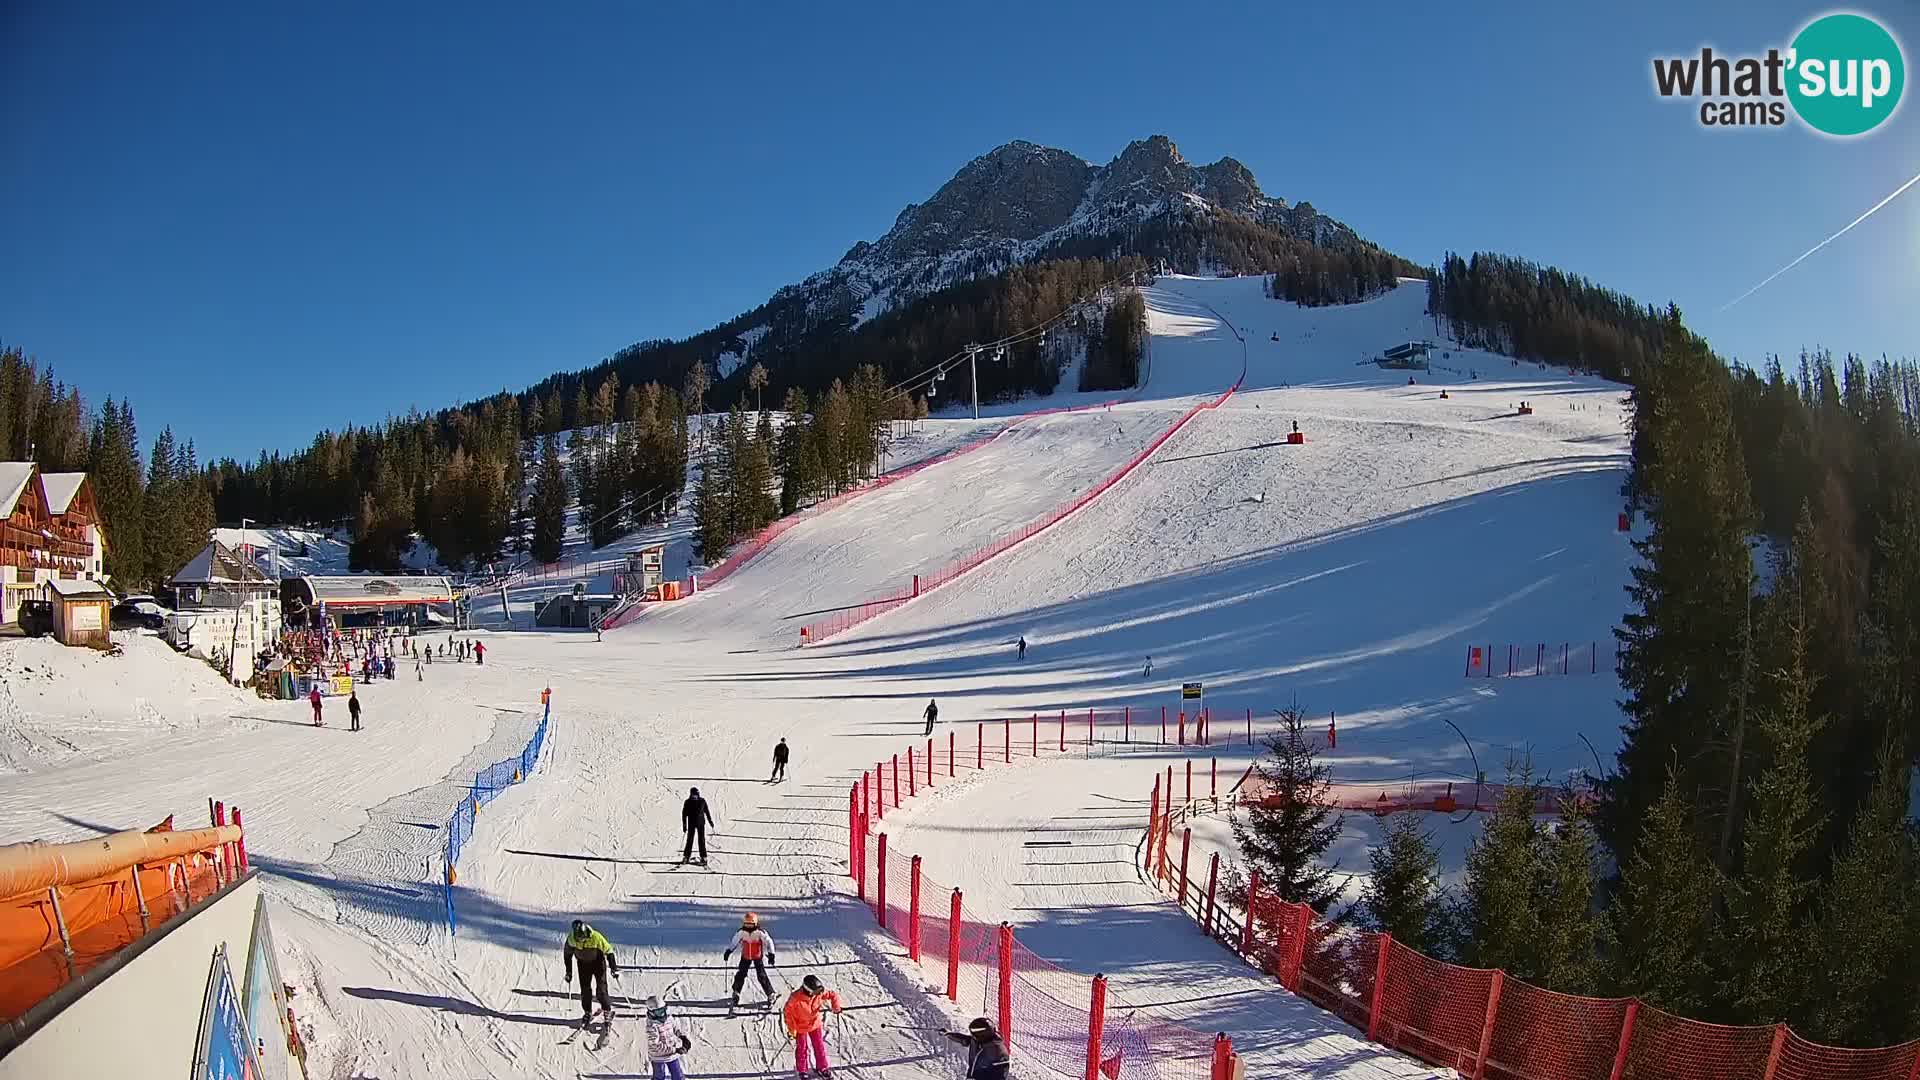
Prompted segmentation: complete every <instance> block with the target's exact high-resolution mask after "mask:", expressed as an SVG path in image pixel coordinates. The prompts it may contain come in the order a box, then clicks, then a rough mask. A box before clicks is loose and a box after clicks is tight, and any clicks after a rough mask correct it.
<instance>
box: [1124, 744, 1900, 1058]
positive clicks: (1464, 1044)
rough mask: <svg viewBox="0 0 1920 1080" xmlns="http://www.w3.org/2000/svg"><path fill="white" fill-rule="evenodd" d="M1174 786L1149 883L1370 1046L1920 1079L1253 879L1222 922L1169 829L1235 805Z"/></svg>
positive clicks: (1208, 887) (1149, 840)
mask: <svg viewBox="0 0 1920 1080" xmlns="http://www.w3.org/2000/svg"><path fill="white" fill-rule="evenodd" d="M1175 775H1176V773H1175V771H1174V770H1172V769H1171V768H1169V770H1168V771H1167V772H1166V773H1165V774H1164V775H1162V776H1157V777H1156V778H1155V781H1154V789H1153V795H1152V800H1151V810H1150V814H1149V825H1148V829H1147V834H1146V838H1145V840H1144V841H1143V843H1142V855H1143V858H1142V865H1143V866H1144V867H1145V868H1146V871H1147V876H1148V878H1149V879H1150V880H1152V881H1153V882H1155V883H1156V884H1158V885H1159V886H1160V887H1161V888H1163V889H1165V890H1166V891H1168V892H1170V893H1171V894H1172V895H1173V897H1174V898H1175V899H1176V901H1177V902H1178V903H1179V904H1180V906H1181V908H1182V909H1183V910H1186V911H1188V912H1191V913H1192V914H1193V915H1194V918H1195V921H1196V922H1198V923H1199V924H1200V926H1201V928H1202V929H1203V930H1204V931H1205V932H1206V933H1207V934H1208V935H1209V936H1211V937H1213V938H1214V939H1215V940H1217V941H1219V942H1220V943H1221V944H1222V945H1225V946H1226V947H1227V948H1229V949H1231V950H1233V951H1234V952H1235V953H1236V954H1238V955H1240V956H1242V957H1244V958H1245V959H1247V960H1248V961H1249V962H1250V963H1252V964H1253V965H1254V966H1256V967H1258V968H1259V969H1260V970H1261V971H1263V972H1265V973H1266V974H1268V975H1271V976H1273V977H1274V978H1276V979H1278V980H1279V981H1280V983H1281V985H1283V986H1285V987H1286V988H1287V989H1289V990H1291V991H1293V992H1294V993H1296V994H1298V995H1300V996H1301V997H1302V998H1305V999H1306V1000H1308V1001H1311V1002H1313V1003H1314V1004H1315V1005H1318V1006H1319V1007H1320V1008H1322V1009H1325V1010H1327V1011H1328V1012H1330V1013H1333V1014H1334V1015H1335V1016H1338V1017H1340V1019H1342V1020H1344V1021H1346V1022H1347V1023H1348V1024H1351V1025H1352V1026H1353V1027H1355V1028H1357V1029H1358V1030H1360V1031H1362V1032H1365V1033H1366V1036H1367V1038H1368V1039H1369V1040H1370V1041H1372V1042H1377V1043H1380V1044H1381V1045H1384V1046H1388V1047H1391V1048H1393V1049H1395V1050H1398V1051H1401V1052H1402V1053H1405V1054H1408V1055H1411V1056H1413V1057H1416V1058H1419V1059H1420V1060H1422V1061H1425V1062H1428V1063H1429V1064H1432V1065H1437V1066H1441V1067H1444V1068H1449V1069H1454V1070H1457V1071H1458V1072H1459V1073H1460V1075H1461V1076H1463V1077H1469V1078H1476V1080H1653V1078H1661V1077H1687V1078H1688V1080H1814V1078H1816V1077H1819V1078H1830V1080H1916V1078H1920V1040H1915V1041H1913V1042H1908V1043H1902V1044H1900V1045H1898V1046H1888V1047H1878V1048H1873V1049H1852V1048H1846V1047H1835V1046H1822V1045H1820V1044H1819V1043H1814V1042H1810V1041H1808V1040H1806V1039H1803V1038H1801V1037H1800V1036H1799V1035H1797V1034H1795V1033H1794V1032H1793V1030H1792V1029H1791V1028H1789V1027H1788V1026H1787V1025H1786V1024H1765V1025H1756V1026H1751V1027H1730V1026H1726V1025H1722V1024H1709V1023H1704V1022H1702V1021H1698V1020H1689V1019H1687V1018H1685V1017H1681V1016H1674V1015H1673V1014H1671V1013H1666V1012H1662V1011H1661V1010H1659V1009H1657V1008H1655V1007H1653V1006H1651V1005H1648V1004H1646V1003H1644V1002H1641V1001H1639V1000H1637V999H1634V998H1591V997H1581V996H1577V995H1572V994H1561V993H1556V992H1555V991H1552V990H1547V989H1544V988H1542V987H1538V986H1533V985H1531V984H1529V983H1526V982H1522V981H1520V980H1519V979H1515V978H1512V977H1510V976H1508V975H1507V974H1506V973H1505V972H1503V971H1496V970H1488V969H1485V968H1470V967H1462V966H1461V965H1459V964H1450V963H1447V962H1445V961H1442V960H1436V959H1434V958H1432V957H1430V956H1426V955H1423V954H1421V953H1419V952H1416V951H1414V950H1413V949H1409V948H1407V947H1406V946H1404V945H1402V944H1400V943H1399V942H1396V941H1394V940H1393V936H1392V935H1391V934H1383V933H1375V932H1372V931H1366V930H1359V929H1355V928H1353V927H1346V926H1340V925H1336V924H1335V923H1333V922H1330V921H1328V920H1326V919H1324V918H1322V917H1321V916H1319V915H1317V914H1315V913H1314V911H1313V909H1311V908H1309V907H1307V906H1306V905H1304V904H1292V903H1285V902H1282V901H1280V900H1279V899H1277V898H1275V897H1273V896H1271V895H1268V894H1264V893H1262V892H1261V889H1260V878H1259V876H1258V875H1257V874H1255V875H1253V876H1252V877H1251V880H1250V881H1249V883H1248V889H1247V893H1248V895H1247V902H1246V903H1245V904H1244V905H1242V906H1241V907H1240V908H1239V909H1238V910H1233V909H1231V908H1230V906H1229V901H1228V899H1227V897H1226V896H1225V895H1224V893H1223V892H1222V893H1216V890H1215V888H1214V883H1215V881H1216V880H1217V878H1218V875H1219V873H1220V869H1219V864H1218V856H1217V855H1215V856H1212V857H1210V858H1209V859H1208V860H1207V862H1206V865H1205V866H1197V865H1195V864H1194V863H1193V862H1192V861H1191V857H1192V853H1191V834H1192V830H1191V829H1190V828H1182V827H1181V826H1182V823H1183V822H1184V821H1185V820H1186V819H1187V818H1188V817H1190V816H1192V815H1193V814H1196V813H1205V812H1211V811H1212V810H1213V809H1215V808H1216V807H1217V806H1218V805H1228V806H1230V805H1232V804H1233V803H1235V802H1238V801H1239V800H1240V795H1239V794H1238V793H1235V794H1233V795H1232V796H1230V797H1228V798H1226V799H1222V800H1219V801H1218V802H1216V801H1215V800H1210V799H1196V798H1191V797H1189V798H1187V799H1185V800H1177V799H1175V800H1169V799H1168V798H1166V795H1167V794H1168V793H1169V792H1173V791H1176V790H1177V789H1176V788H1174V787H1173V784H1172V781H1171V780H1170V778H1171V777H1173V776H1175ZM1169 802H1172V805H1171V806H1169V805H1168V803H1169ZM1176 829H1179V830H1180V831H1179V838H1178V839H1173V838H1172V836H1173V833H1174V831H1175V830H1176ZM1249 913H1251V914H1249Z"/></svg>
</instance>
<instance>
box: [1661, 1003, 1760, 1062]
mask: <svg viewBox="0 0 1920 1080" xmlns="http://www.w3.org/2000/svg"><path fill="white" fill-rule="evenodd" d="M1772 1047H1773V1028H1772V1027H1727V1026H1725V1025H1722V1024H1705V1023H1701V1022H1700V1021H1697V1020H1688V1019H1687V1018H1686V1017H1683V1016H1675V1015H1673V1014H1672V1013H1668V1012H1661V1011H1660V1010H1659V1009H1656V1008H1654V1007H1653V1006H1651V1005H1648V1004H1646V1003H1644V1002H1643V1003H1641V1005H1640V1013H1639V1015H1638V1016H1637V1017H1635V1018H1634V1022H1633V1045H1632V1047H1630V1048H1629V1049H1628V1051H1627V1069H1626V1072H1625V1074H1624V1076H1625V1080H1668V1078H1671V1077H1686V1078H1687V1080H1760V1077H1761V1076H1762V1075H1763V1074H1764V1073H1765V1072H1766V1069H1767V1055H1768V1052H1769V1051H1770V1050H1771V1049H1772Z"/></svg>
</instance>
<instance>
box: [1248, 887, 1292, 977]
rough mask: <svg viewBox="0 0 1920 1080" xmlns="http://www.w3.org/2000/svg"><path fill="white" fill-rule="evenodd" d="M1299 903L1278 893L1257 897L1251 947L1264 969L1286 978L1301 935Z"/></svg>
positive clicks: (1255, 957)
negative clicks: (1290, 901)
mask: <svg viewBox="0 0 1920 1080" xmlns="http://www.w3.org/2000/svg"><path fill="white" fill-rule="evenodd" d="M1298 913H1299V905H1297V904H1289V903H1287V902H1286V901H1284V900H1281V899H1280V898H1279V897H1277V896H1255V897H1254V898H1253V934H1252V938H1251V940H1250V941H1248V942H1247V947H1248V948H1249V949H1250V950H1251V951H1252V953H1253V955H1252V957H1251V959H1252V960H1253V962H1254V965H1255V966H1256V967H1258V968H1259V969H1260V970H1261V971H1263V972H1265V973H1266V974H1268V975H1272V976H1273V977H1274V978H1284V977H1285V976H1286V974H1287V968H1288V965H1289V963H1290V961H1291V960H1292V958H1293V955H1294V948H1295V946H1296V941H1295V939H1296V938H1298V937H1299V929H1298V927H1299V923H1298V919H1299V914H1298Z"/></svg>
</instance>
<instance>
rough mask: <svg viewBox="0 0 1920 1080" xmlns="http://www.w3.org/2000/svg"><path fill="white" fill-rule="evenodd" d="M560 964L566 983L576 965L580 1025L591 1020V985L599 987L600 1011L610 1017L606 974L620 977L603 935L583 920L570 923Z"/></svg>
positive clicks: (611, 1002) (610, 948) (611, 1005)
mask: <svg viewBox="0 0 1920 1080" xmlns="http://www.w3.org/2000/svg"><path fill="white" fill-rule="evenodd" d="M560 963H561V966H562V967H563V968H564V969H565V971H566V977H567V981H568V982H572V981H573V968H574V965H575V964H579V965H580V1013H581V1016H580V1022H581V1023H583V1024H584V1023H586V1022H588V1021H589V1020H592V1019H593V999H594V985H595V982H596V980H597V981H598V984H599V997H600V1009H601V1012H602V1013H603V1014H604V1016H605V1018H606V1019H609V1020H611V1019H612V1018H613V1001H612V1000H611V999H610V998H608V996H607V972H608V971H612V972H613V977H614V978H616V979H618V978H619V977H620V962H619V961H618V960H616V959H614V956H613V944H612V943H611V942H609V941H608V940H607V939H606V936H605V935H604V934H602V933H600V931H598V930H595V929H594V928H593V927H591V926H588V925H587V923H586V920H585V919H575V920H573V930H572V932H571V933H569V934H568V935H567V943H566V946H565V947H564V948H562V949H561V950H560Z"/></svg>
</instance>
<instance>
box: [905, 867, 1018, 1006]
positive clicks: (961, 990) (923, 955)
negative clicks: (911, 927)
mask: <svg viewBox="0 0 1920 1080" xmlns="http://www.w3.org/2000/svg"><path fill="white" fill-rule="evenodd" d="M921 889H922V890H923V892H922V893H921V904H922V906H923V909H924V910H922V912H921V914H920V962H921V964H922V965H924V966H925V967H926V969H927V974H928V976H929V977H930V979H931V981H932V982H933V984H934V985H935V986H936V987H938V988H939V989H940V991H942V992H944V991H945V990H946V979H947V951H948V943H949V942H950V941H951V940H952V938H951V936H950V933H949V931H950V928H951V920H950V918H949V914H948V913H949V912H950V911H951V910H952V896H953V890H951V889H949V888H947V887H946V886H944V885H939V884H934V883H932V882H930V881H926V880H923V881H922V882H921ZM936 898H937V902H936ZM998 931H999V927H998V926H997V925H996V924H993V923H987V922H982V921H980V920H979V919H976V918H974V917H973V916H971V915H969V914H968V913H967V911H966V909H965V908H962V909H961V911H960V966H959V979H958V980H957V983H958V984H957V985H956V986H955V988H954V989H955V993H954V1002H955V1004H957V1005H958V1006H959V1007H960V1008H962V1009H965V1010H966V1011H967V1012H969V1013H970V1014H972V1015H975V1016H988V1017H990V1016H992V1015H993V1008H992V1005H993V986H994V978H995V972H996V966H997V964H998V959H997V957H996V956H995V951H996V949H995V941H996V938H997V934H998Z"/></svg>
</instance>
